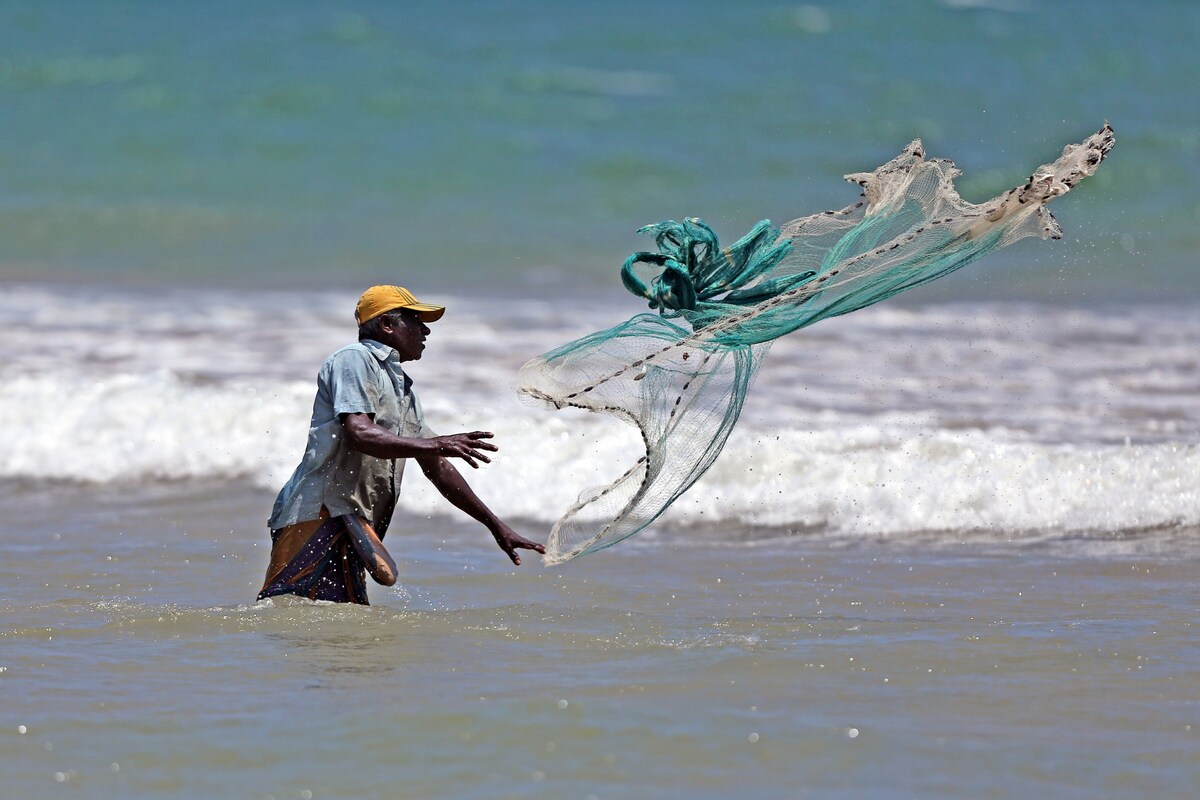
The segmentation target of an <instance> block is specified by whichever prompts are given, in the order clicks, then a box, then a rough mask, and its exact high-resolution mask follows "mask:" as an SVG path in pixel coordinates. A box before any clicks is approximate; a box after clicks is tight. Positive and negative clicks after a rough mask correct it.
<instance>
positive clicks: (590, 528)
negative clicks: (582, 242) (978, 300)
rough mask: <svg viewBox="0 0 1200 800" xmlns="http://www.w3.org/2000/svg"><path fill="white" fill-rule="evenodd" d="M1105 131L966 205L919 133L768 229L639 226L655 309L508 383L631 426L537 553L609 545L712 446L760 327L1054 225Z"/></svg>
mask: <svg viewBox="0 0 1200 800" xmlns="http://www.w3.org/2000/svg"><path fill="white" fill-rule="evenodd" d="M1113 143H1114V139H1113V132H1112V128H1110V127H1109V126H1108V124H1107V123H1106V124H1105V126H1104V127H1103V128H1102V129H1101V130H1100V131H1099V132H1097V133H1096V134H1094V135H1093V136H1090V137H1088V138H1087V139H1086V140H1084V141H1083V142H1082V143H1080V144H1072V145H1068V146H1067V147H1066V148H1064V149H1063V152H1062V156H1061V157H1060V158H1059V159H1058V160H1056V161H1054V162H1053V163H1051V164H1046V165H1044V166H1042V167H1039V168H1038V169H1037V170H1036V171H1035V172H1034V173H1033V174H1032V175H1031V176H1030V178H1029V180H1028V181H1026V182H1025V183H1024V184H1023V185H1021V186H1018V187H1016V188H1013V189H1011V190H1009V191H1008V192H1005V193H1004V194H1002V195H1000V196H998V197H996V198H994V199H992V200H989V201H987V202H985V203H982V204H980V205H974V204H972V203H968V202H966V201H965V200H963V199H962V198H961V197H959V196H958V192H956V191H955V189H954V182H953V181H954V178H955V177H956V176H958V175H960V174H961V173H960V172H959V171H958V170H957V169H956V168H955V166H954V163H953V162H951V161H947V160H943V159H930V160H927V159H926V158H925V151H924V148H923V147H922V146H921V142H920V140H917V141H914V142H912V143H911V144H910V145H909V146H908V147H907V148H905V150H904V152H902V153H901V154H900V155H899V156H897V157H896V158H894V159H892V160H891V161H889V162H888V163H886V164H884V165H883V166H882V167H880V168H878V169H877V170H875V171H874V172H869V173H858V174H854V175H847V176H846V180H848V181H850V182H852V183H856V184H858V185H859V186H860V187H862V194H861V195H860V197H859V199H858V201H857V202H855V203H854V204H853V205H851V206H849V207H847V208H843V209H841V210H840V211H825V212H823V213H821V214H814V215H813V216H809V217H802V218H800V219H797V220H793V221H791V222H788V223H787V224H785V225H783V226H782V227H781V228H775V227H773V226H772V225H771V223H770V222H769V221H767V220H763V221H762V222H759V223H758V224H757V225H756V226H755V227H754V228H753V229H752V230H751V231H750V232H749V233H748V234H746V235H745V236H744V237H742V238H741V239H739V240H738V241H737V242H735V243H734V244H732V245H730V246H729V247H725V248H722V247H721V246H720V243H719V242H718V240H717V236H716V234H715V233H713V231H712V230H711V229H710V228H709V227H708V226H707V225H706V224H704V222H703V221H702V220H699V219H696V218H688V219H685V220H684V221H683V222H676V221H674V220H669V221H667V222H661V223H659V224H657V225H648V226H646V227H644V228H642V229H641V231H639V232H642V233H649V234H652V235H653V236H654V237H655V241H656V244H657V247H658V252H642V253H634V254H633V255H632V256H630V257H629V259H628V260H626V262H625V264H624V266H623V267H622V269H621V279H622V281H623V283H624V284H625V287H626V288H627V289H629V291H631V292H633V293H634V294H636V295H638V296H640V297H643V298H645V299H646V300H648V301H649V304H650V308H651V309H656V310H657V312H658V313H657V314H639V315H637V316H634V317H633V318H632V319H630V320H628V321H626V322H623V323H621V324H620V325H617V326H616V327H613V328H609V329H608V330H604V331H599V332H597V333H593V334H591V335H589V336H585V337H583V338H581V339H577V340H576V341H573V342H570V343H568V344H565V345H563V346H562V347H559V348H557V349H555V350H552V351H550V352H548V353H546V354H544V355H542V356H539V357H537V358H534V359H532V360H531V361H529V362H528V363H527V364H525V366H524V367H522V369H521V374H520V379H519V381H520V387H519V390H518V391H519V392H520V393H521V394H522V395H523V396H525V397H528V398H532V399H534V400H537V401H543V402H545V403H548V404H550V405H553V406H554V407H556V408H564V407H572V408H582V409H586V410H588V411H595V412H603V413H607V414H612V415H614V416H616V417H619V418H620V419H622V420H624V421H626V422H628V423H629V424H631V425H634V426H636V427H637V429H638V430H639V431H640V432H641V437H642V443H643V445H644V446H645V454H644V455H643V456H642V457H641V458H639V459H638V460H637V461H636V462H635V463H634V464H633V465H632V466H630V467H629V468H628V469H627V470H626V471H625V472H624V474H622V475H621V476H620V477H618V478H617V479H616V480H614V481H613V482H612V483H609V484H607V485H604V486H596V487H592V488H589V489H587V490H585V491H584V492H582V493H581V494H580V495H579V498H578V500H577V501H576V502H575V503H574V504H573V505H572V506H571V507H570V508H568V509H567V511H566V513H565V514H563V516H562V517H561V518H560V519H559V520H558V522H557V523H555V525H554V527H553V529H552V531H551V533H550V536H549V539H548V541H547V544H546V562H547V563H549V564H557V563H561V562H563V561H567V560H569V559H571V558H574V557H575V556H578V555H582V554H583V553H589V552H592V551H594V550H600V549H603V548H605V547H609V546H611V545H613V544H616V543H617V542H619V541H621V540H622V539H625V538H627V537H629V536H632V535H633V534H635V533H637V532H638V531H640V530H642V529H643V528H645V527H646V526H647V525H649V524H650V523H652V522H653V521H654V520H655V519H657V518H658V517H659V516H660V515H661V514H662V513H663V511H665V510H666V509H667V507H668V506H669V505H670V504H671V503H672V502H673V501H674V500H675V499H676V498H678V497H679V496H680V495H681V494H683V492H685V491H686V490H687V489H688V487H690V486H691V485H692V484H693V483H695V482H696V480H697V479H698V478H699V477H700V476H701V475H703V474H704V472H705V470H707V469H708V468H709V466H711V465H712V463H713V461H714V460H715V459H716V458H717V455H718V454H719V453H720V452H721V448H722V447H723V446H724V445H725V441H726V440H727V439H728V437H729V434H730V432H731V431H732V430H733V426H734V424H735V423H736V422H737V418H738V415H739V414H740V413H741V409H742V403H743V401H744V399H745V397H746V392H747V390H748V389H749V387H750V383H751V381H752V380H753V378H754V374H755V372H756V370H757V369H758V367H759V365H760V364H761V363H762V359H763V357H764V356H765V355H766V352H767V349H768V348H769V347H770V345H771V342H772V341H773V340H774V339H776V338H778V337H779V336H782V335H783V334H785V333H790V332H791V331H794V330H796V329H798V328H803V327H805V326H807V325H811V324H813V323H814V322H817V321H819V320H822V319H826V318H828V317H835V316H838V315H841V314H848V313H850V312H851V311H855V310H857V309H860V308H864V307H866V306H869V305H871V304H873V303H877V302H879V301H880V300H884V299H886V298H888V297H891V296H892V295H894V294H898V293H899V292H902V291H904V290H906V289H911V288H913V287H914V286H920V285H921V284H923V283H928V282H929V281H932V280H935V279H937V278H940V277H941V276H943V275H946V274H948V273H950V272H953V271H954V270H957V269H959V268H961V267H964V266H966V265H967V264H969V263H971V262H972V261H974V260H975V259H977V258H979V257H981V256H983V255H986V254H987V253H989V252H991V251H992V250H995V249H996V248H999V247H1003V246H1005V245H1007V244H1011V243H1012V242H1015V241H1017V240H1019V239H1023V238H1025V237H1027V236H1035V235H1037V236H1041V237H1042V238H1043V239H1045V238H1054V239H1057V238H1060V237H1061V235H1062V231H1061V229H1060V228H1059V226H1058V223H1057V222H1056V221H1055V219H1054V217H1053V216H1052V215H1051V214H1050V211H1049V209H1047V208H1046V204H1047V203H1048V202H1049V201H1051V200H1053V199H1054V198H1055V197H1057V196H1059V195H1062V194H1066V193H1067V192H1068V191H1070V190H1071V188H1072V187H1073V186H1074V185H1075V184H1076V183H1077V182H1078V181H1079V180H1081V179H1082V178H1084V177H1087V176H1089V175H1091V174H1092V173H1093V172H1095V170H1096V168H1097V167H1098V166H1099V164H1100V162H1101V161H1102V160H1103V159H1104V157H1105V155H1106V154H1107V153H1108V151H1109V150H1110V149H1112V146H1113Z"/></svg>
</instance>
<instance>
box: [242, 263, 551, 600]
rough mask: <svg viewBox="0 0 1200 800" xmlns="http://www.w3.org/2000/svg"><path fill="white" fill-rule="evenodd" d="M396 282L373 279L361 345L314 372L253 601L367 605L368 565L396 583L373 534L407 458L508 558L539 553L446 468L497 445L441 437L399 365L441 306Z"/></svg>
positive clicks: (390, 506)
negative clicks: (296, 454) (303, 433)
mask: <svg viewBox="0 0 1200 800" xmlns="http://www.w3.org/2000/svg"><path fill="white" fill-rule="evenodd" d="M445 310H446V309H445V308H443V307H442V306H434V305H429V304H428V303H421V302H418V301H417V298H415V297H413V296H412V294H411V293H409V291H408V290H407V289H403V288H401V287H399V286H372V287H371V288H370V289H368V290H367V291H366V292H364V293H363V295H362V297H360V298H359V300H358V306H357V307H356V308H355V310H354V317H355V319H356V320H357V321H358V343H357V344H351V345H347V346H346V347H343V348H342V349H341V350H338V351H337V352H336V353H334V354H333V355H331V356H330V357H329V359H328V360H326V362H325V365H324V366H323V367H321V371H320V373H319V374H318V375H317V397H316V400H315V401H314V402H313V414H312V423H311V424H310V426H309V429H308V446H307V448H306V449H305V451H304V459H303V460H302V461H301V462H300V466H298V467H296V471H295V472H294V473H293V474H292V477H291V479H290V480H289V481H288V482H287V485H285V486H284V487H283V490H282V491H280V493H279V497H278V498H277V499H276V500H275V508H274V511H273V512H272V513H271V519H270V522H269V523H268V524H269V525H270V528H271V563H270V565H269V566H268V567H267V579H266V582H265V583H264V584H263V589H262V591H261V592H259V594H258V599H259V600H262V599H263V598H264V597H273V596H275V595H280V594H296V595H300V596H302V597H308V598H311V599H313V600H330V601H333V602H337V603H362V604H364V605H365V604H366V603H367V591H366V582H365V578H364V575H363V572H364V570H366V571H367V572H369V573H370V574H371V577H372V578H374V579H375V580H376V581H377V582H379V583H381V584H383V585H384V586H391V585H392V584H394V583H395V582H396V564H395V562H394V561H393V560H392V557H391V556H390V555H389V554H388V552H387V550H385V549H384V547H383V543H382V542H381V541H380V540H381V539H382V538H383V536H384V534H385V533H386V532H387V528H388V524H389V523H390V522H391V519H392V512H393V511H394V510H395V508H396V499H397V497H398V496H399V494H400V479H401V477H402V476H403V474H404V464H405V461H406V459H409V458H415V459H416V460H417V464H419V465H420V467H421V471H422V472H424V473H425V477H427V478H429V480H430V481H431V482H432V483H433V485H434V486H436V487H437V489H438V491H439V492H441V493H442V495H443V496H444V497H445V498H446V499H447V500H449V501H450V502H451V503H453V504H454V505H455V506H457V507H458V508H460V509H462V510H463V511H465V512H466V513H467V514H469V515H471V516H472V517H474V518H475V519H477V520H479V521H480V522H482V523H483V524H484V525H485V526H487V529H488V530H489V531H491V532H492V536H494V537H495V538H496V543H497V544H498V545H500V549H501V550H503V551H504V552H505V553H507V554H508V557H509V558H511V559H512V562H513V563H514V564H520V563H521V558H520V556H519V555H517V550H518V549H521V548H524V549H526V550H534V551H536V552H538V553H544V552H545V548H544V547H543V546H542V545H540V544H538V543H537V542H531V541H529V540H528V539H525V538H523V537H521V536H519V535H517V533H516V532H514V531H513V529H512V528H510V527H508V525H506V524H504V522H502V521H501V520H500V518H499V517H497V516H496V515H495V514H493V513H492V512H491V510H489V509H488V507H487V506H485V505H484V504H483V501H481V500H480V499H479V498H478V497H476V496H475V493H474V492H472V491H471V487H470V486H468V485H467V482H466V481H465V480H463V477H462V475H460V474H459V472H458V470H457V469H455V467H454V465H453V464H451V463H450V461H449V459H451V458H461V459H462V460H463V461H466V462H467V463H468V464H470V465H471V466H472V467H475V468H478V466H479V465H478V464H477V463H476V462H478V461H483V462H484V463H488V462H490V460H491V459H489V458H488V457H487V456H486V455H485V454H484V451H495V450H498V449H499V448H497V447H496V446H495V445H494V444H492V443H491V442H488V441H486V440H487V439H490V438H492V434H490V433H486V432H484V431H472V432H471V433H455V434H452V435H450V436H436V435H435V434H434V433H433V432H432V431H431V430H429V428H428V427H427V426H426V425H425V418H424V416H423V414H422V413H421V403H420V401H419V400H417V396H416V394H414V393H413V391H412V381H411V380H410V379H409V377H408V376H407V375H405V374H404V370H403V369H401V367H400V365H401V363H403V362H405V361H415V360H416V359H418V358H420V357H421V352H422V351H423V350H424V349H425V337H426V336H428V335H429V328H428V327H427V326H426V324H425V323H427V322H434V321H436V320H438V319H440V318H441V316H442V314H443V313H444V312H445Z"/></svg>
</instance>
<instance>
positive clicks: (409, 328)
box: [383, 311, 429, 361]
mask: <svg viewBox="0 0 1200 800" xmlns="http://www.w3.org/2000/svg"><path fill="white" fill-rule="evenodd" d="M428 335H429V327H428V326H427V325H426V324H425V323H424V322H421V320H420V319H419V318H418V317H417V315H416V314H415V313H414V312H412V311H400V312H398V313H396V314H395V315H394V316H390V317H389V318H388V319H387V320H385V322H384V324H383V343H384V344H386V345H388V346H389V347H394V348H395V349H396V352H397V353H399V354H400V360H401V361H416V360H417V359H419V358H420V357H421V353H422V352H424V350H425V337H426V336H428Z"/></svg>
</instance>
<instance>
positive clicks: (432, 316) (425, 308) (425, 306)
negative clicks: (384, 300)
mask: <svg viewBox="0 0 1200 800" xmlns="http://www.w3.org/2000/svg"><path fill="white" fill-rule="evenodd" d="M403 308H407V309H408V310H409V311H415V312H417V318H418V319H420V320H421V322H437V321H438V320H439V319H441V318H442V314H445V313H446V307H445V306H434V305H430V304H429V303H413V304H412V305H411V306H403Z"/></svg>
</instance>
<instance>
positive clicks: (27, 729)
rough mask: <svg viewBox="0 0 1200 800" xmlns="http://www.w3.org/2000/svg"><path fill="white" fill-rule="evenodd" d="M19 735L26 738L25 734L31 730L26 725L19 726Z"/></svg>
mask: <svg viewBox="0 0 1200 800" xmlns="http://www.w3.org/2000/svg"><path fill="white" fill-rule="evenodd" d="M17 733H19V734H21V735H22V736H24V735H25V734H27V733H29V728H26V727H25V726H24V725H18V726H17Z"/></svg>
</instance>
